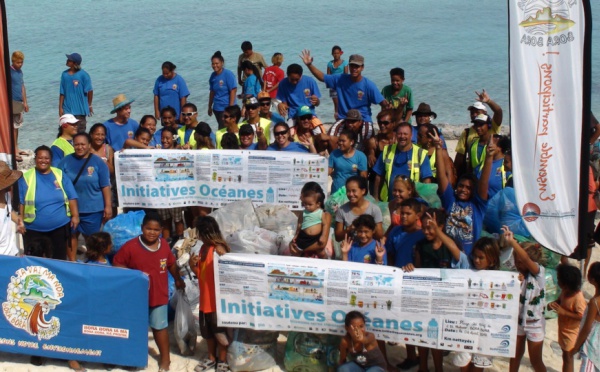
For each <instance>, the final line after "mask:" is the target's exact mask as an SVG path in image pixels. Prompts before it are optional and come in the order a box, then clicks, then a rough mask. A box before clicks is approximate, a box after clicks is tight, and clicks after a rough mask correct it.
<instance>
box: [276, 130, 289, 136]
mask: <svg viewBox="0 0 600 372" xmlns="http://www.w3.org/2000/svg"><path fill="white" fill-rule="evenodd" d="M288 132H289V131H288V130H284V131H281V132H273V134H274V135H275V137H278V136H285V135H286V134H287V133H288Z"/></svg>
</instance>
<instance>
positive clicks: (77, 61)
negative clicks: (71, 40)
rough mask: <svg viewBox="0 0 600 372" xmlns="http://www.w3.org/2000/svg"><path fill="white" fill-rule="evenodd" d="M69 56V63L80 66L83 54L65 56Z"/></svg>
mask: <svg viewBox="0 0 600 372" xmlns="http://www.w3.org/2000/svg"><path fill="white" fill-rule="evenodd" d="M65 55H66V56H67V59H68V60H69V61H73V63H75V64H76V65H80V64H81V61H82V58H81V54H79V53H71V54H65Z"/></svg>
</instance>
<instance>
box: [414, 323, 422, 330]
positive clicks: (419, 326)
mask: <svg viewBox="0 0 600 372" xmlns="http://www.w3.org/2000/svg"><path fill="white" fill-rule="evenodd" d="M422 325H423V322H415V325H414V328H413V331H415V332H421V331H423V327H422Z"/></svg>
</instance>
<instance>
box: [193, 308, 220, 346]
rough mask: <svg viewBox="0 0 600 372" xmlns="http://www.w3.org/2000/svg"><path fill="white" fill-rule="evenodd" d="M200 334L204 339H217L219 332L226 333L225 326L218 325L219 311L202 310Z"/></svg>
mask: <svg viewBox="0 0 600 372" xmlns="http://www.w3.org/2000/svg"><path fill="white" fill-rule="evenodd" d="M199 322H200V335H201V336H202V338H204V339H215V338H216V337H217V334H219V333H221V334H224V333H225V328H223V327H217V313H216V312H214V313H204V312H202V311H201V312H200V319H199Z"/></svg>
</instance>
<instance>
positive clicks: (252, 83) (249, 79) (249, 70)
mask: <svg viewBox="0 0 600 372" xmlns="http://www.w3.org/2000/svg"><path fill="white" fill-rule="evenodd" d="M242 69H243V70H244V74H245V75H246V81H244V97H249V96H254V97H258V93H260V91H261V90H262V79H261V78H260V71H259V70H258V67H256V66H255V65H254V64H253V63H252V62H250V61H244V62H243V63H242Z"/></svg>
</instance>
